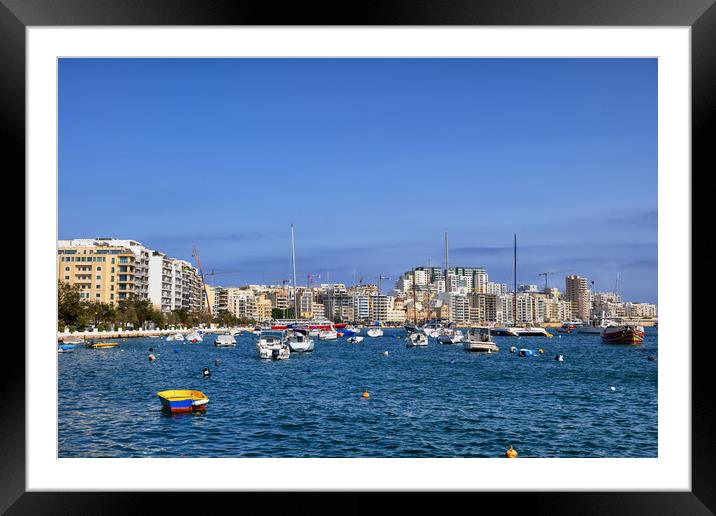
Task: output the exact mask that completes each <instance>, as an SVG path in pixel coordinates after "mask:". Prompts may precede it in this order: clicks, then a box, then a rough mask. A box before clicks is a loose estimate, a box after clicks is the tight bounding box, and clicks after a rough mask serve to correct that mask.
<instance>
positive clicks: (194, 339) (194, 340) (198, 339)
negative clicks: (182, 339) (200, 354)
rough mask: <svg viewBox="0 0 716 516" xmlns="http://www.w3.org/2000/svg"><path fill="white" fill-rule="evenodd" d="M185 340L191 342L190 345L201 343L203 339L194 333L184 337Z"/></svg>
mask: <svg viewBox="0 0 716 516" xmlns="http://www.w3.org/2000/svg"><path fill="white" fill-rule="evenodd" d="M186 340H188V341H189V342H191V343H192V344H196V343H197V342H201V341H203V340H204V338H203V337H202V336H201V334H199V333H198V332H196V331H193V332H191V333H190V334H188V335H187V336H186Z"/></svg>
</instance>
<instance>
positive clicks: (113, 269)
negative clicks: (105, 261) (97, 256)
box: [112, 258, 114, 270]
mask: <svg viewBox="0 0 716 516" xmlns="http://www.w3.org/2000/svg"><path fill="white" fill-rule="evenodd" d="M112 263H114V258H112ZM112 270H114V269H112Z"/></svg>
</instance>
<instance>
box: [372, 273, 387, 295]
mask: <svg viewBox="0 0 716 516" xmlns="http://www.w3.org/2000/svg"><path fill="white" fill-rule="evenodd" d="M375 279H377V280H378V294H379V295H380V294H382V293H383V292H382V291H381V290H380V282H381V281H382V280H384V279H390V276H383V275H382V274H378V275H377V276H376V277H375Z"/></svg>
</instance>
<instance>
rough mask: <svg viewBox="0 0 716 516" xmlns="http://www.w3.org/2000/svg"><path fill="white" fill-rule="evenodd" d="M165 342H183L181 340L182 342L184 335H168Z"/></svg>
mask: <svg viewBox="0 0 716 516" xmlns="http://www.w3.org/2000/svg"><path fill="white" fill-rule="evenodd" d="M167 340H169V341H172V340H182V341H183V340H184V335H182V334H181V333H175V334H174V335H169V336H168V337H167Z"/></svg>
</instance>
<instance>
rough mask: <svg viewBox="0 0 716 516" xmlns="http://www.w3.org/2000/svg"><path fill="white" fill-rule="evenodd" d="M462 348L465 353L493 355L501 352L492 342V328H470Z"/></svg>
mask: <svg viewBox="0 0 716 516" xmlns="http://www.w3.org/2000/svg"><path fill="white" fill-rule="evenodd" d="M462 347H463V348H464V349H465V351H482V352H486V353H492V352H495V351H500V348H498V347H497V345H496V344H495V343H494V342H493V341H492V335H491V332H490V328H470V329H469V330H468V331H467V336H466V337H465V340H463V343H462Z"/></svg>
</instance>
